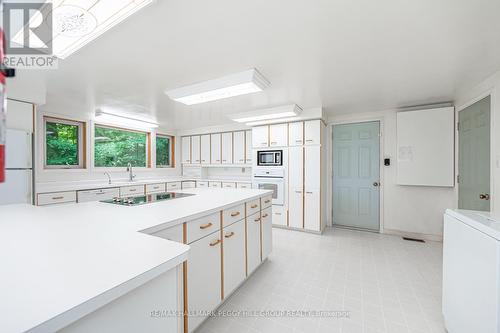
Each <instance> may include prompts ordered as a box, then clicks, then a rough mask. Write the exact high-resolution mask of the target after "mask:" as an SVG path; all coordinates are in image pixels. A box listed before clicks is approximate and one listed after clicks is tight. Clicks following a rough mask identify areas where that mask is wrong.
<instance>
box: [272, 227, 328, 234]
mask: <svg viewBox="0 0 500 333" xmlns="http://www.w3.org/2000/svg"><path fill="white" fill-rule="evenodd" d="M273 228H278V229H285V230H292V231H300V232H305V233H308V234H314V235H321V234H322V233H323V230H324V228H323V229H322V230H321V231H314V230H307V229H301V228H294V227H288V226H286V225H281V224H273Z"/></svg>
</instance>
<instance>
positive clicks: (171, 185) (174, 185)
mask: <svg viewBox="0 0 500 333" xmlns="http://www.w3.org/2000/svg"><path fill="white" fill-rule="evenodd" d="M180 189H182V183H181V182H170V183H167V191H174V190H180Z"/></svg>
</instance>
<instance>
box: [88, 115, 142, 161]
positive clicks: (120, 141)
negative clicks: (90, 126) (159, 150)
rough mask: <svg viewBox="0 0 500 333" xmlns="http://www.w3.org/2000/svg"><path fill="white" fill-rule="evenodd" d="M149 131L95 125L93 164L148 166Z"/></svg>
mask: <svg viewBox="0 0 500 333" xmlns="http://www.w3.org/2000/svg"><path fill="white" fill-rule="evenodd" d="M148 143H149V133H145V132H138V131H132V130H125V129H121V128H114V127H106V126H101V125H96V126H95V130H94V166H95V167H108V168H109V167H110V168H114V167H126V166H127V164H128V163H131V164H132V166H134V167H149V164H150V163H149V159H148V157H149V151H148V150H149V144H148Z"/></svg>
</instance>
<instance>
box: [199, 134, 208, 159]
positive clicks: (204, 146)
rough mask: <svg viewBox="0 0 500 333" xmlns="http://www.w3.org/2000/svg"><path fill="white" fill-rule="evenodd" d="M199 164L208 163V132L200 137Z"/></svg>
mask: <svg viewBox="0 0 500 333" xmlns="http://www.w3.org/2000/svg"><path fill="white" fill-rule="evenodd" d="M200 157H201V161H200V162H201V164H210V134H205V135H202V136H201V137H200Z"/></svg>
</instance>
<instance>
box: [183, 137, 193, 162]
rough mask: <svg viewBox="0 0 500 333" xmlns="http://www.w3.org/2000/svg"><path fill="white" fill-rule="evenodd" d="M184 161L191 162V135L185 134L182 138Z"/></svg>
mask: <svg viewBox="0 0 500 333" xmlns="http://www.w3.org/2000/svg"><path fill="white" fill-rule="evenodd" d="M181 152H182V163H187V164H189V163H191V137H190V136H183V137H182V138H181Z"/></svg>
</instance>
